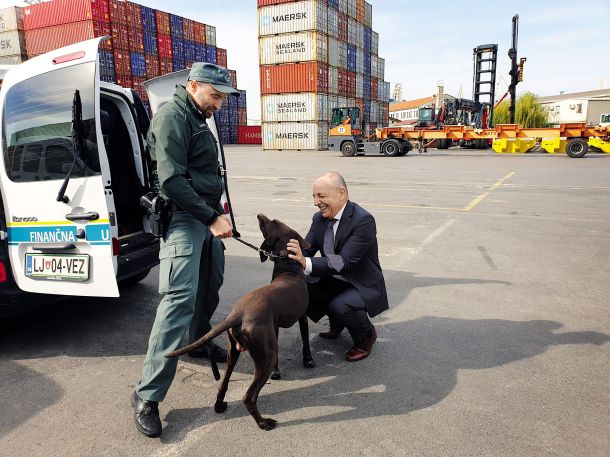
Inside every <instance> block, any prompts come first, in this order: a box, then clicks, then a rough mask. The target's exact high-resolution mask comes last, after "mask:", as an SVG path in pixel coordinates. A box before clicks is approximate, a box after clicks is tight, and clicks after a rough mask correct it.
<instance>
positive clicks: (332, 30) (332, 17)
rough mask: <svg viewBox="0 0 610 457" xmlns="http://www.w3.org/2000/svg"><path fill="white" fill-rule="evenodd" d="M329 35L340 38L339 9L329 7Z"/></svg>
mask: <svg viewBox="0 0 610 457" xmlns="http://www.w3.org/2000/svg"><path fill="white" fill-rule="evenodd" d="M327 14H328V36H329V37H332V38H339V17H338V14H339V13H338V12H337V10H334V9H331V8H328V12H327Z"/></svg>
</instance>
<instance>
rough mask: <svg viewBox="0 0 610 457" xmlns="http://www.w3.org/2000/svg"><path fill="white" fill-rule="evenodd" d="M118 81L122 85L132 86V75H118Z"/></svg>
mask: <svg viewBox="0 0 610 457" xmlns="http://www.w3.org/2000/svg"><path fill="white" fill-rule="evenodd" d="M115 79H116V83H117V84H118V85H119V86H121V87H128V88H130V87H132V85H133V84H132V82H131V75H119V74H117V75H116V78H115Z"/></svg>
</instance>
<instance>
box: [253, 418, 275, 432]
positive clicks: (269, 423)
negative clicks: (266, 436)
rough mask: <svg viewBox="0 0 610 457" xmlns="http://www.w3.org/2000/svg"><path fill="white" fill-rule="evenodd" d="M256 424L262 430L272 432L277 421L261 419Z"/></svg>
mask: <svg viewBox="0 0 610 457" xmlns="http://www.w3.org/2000/svg"><path fill="white" fill-rule="evenodd" d="M257 424H258V426H259V427H260V428H262V429H263V430H273V429H274V428H275V426H276V425H277V421H276V420H274V419H271V418H269V417H263V418H262V420H260V421H259V422H257Z"/></svg>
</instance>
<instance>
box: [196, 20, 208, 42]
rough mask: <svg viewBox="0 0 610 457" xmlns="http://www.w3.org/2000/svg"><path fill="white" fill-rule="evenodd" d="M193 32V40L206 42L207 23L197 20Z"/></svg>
mask: <svg viewBox="0 0 610 457" xmlns="http://www.w3.org/2000/svg"><path fill="white" fill-rule="evenodd" d="M193 33H194V37H193V41H195V43H201V44H205V24H202V23H201V22H195V23H194V24H193Z"/></svg>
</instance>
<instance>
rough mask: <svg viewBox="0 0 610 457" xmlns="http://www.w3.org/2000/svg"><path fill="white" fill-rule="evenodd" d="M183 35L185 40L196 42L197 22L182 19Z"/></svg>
mask: <svg viewBox="0 0 610 457" xmlns="http://www.w3.org/2000/svg"><path fill="white" fill-rule="evenodd" d="M182 35H183V36H184V39H185V40H189V41H195V21H193V20H192V19H187V18H185V17H183V18H182Z"/></svg>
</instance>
